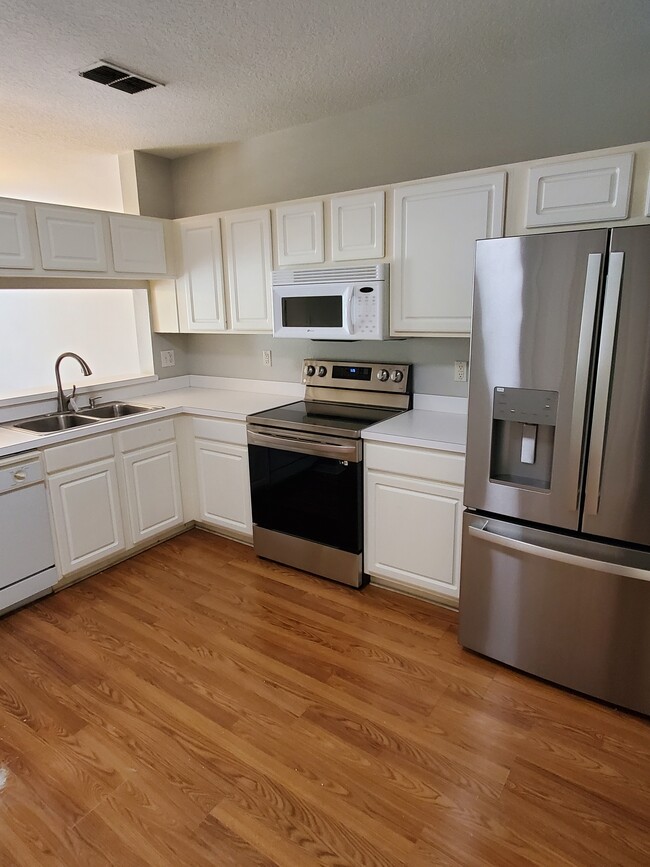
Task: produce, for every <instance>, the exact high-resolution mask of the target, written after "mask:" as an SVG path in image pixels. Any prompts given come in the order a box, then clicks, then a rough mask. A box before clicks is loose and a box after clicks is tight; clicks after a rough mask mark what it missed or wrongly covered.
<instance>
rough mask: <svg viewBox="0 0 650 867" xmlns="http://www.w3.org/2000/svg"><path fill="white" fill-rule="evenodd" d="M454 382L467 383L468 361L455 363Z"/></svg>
mask: <svg viewBox="0 0 650 867" xmlns="http://www.w3.org/2000/svg"><path fill="white" fill-rule="evenodd" d="M454 382H467V362H466V361H454Z"/></svg>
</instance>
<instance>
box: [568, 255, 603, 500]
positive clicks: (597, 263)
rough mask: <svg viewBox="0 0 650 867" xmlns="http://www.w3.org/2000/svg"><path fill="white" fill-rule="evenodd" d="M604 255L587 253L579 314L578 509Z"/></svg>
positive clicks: (573, 471) (574, 432)
mask: <svg viewBox="0 0 650 867" xmlns="http://www.w3.org/2000/svg"><path fill="white" fill-rule="evenodd" d="M602 259H603V256H602V253H590V254H589V256H588V257H587V274H586V276H585V292H584V296H583V302H582V316H581V317H580V337H579V340H578V357H577V360H576V378H575V385H574V389H573V414H572V417H571V433H570V435H569V467H570V476H569V484H568V490H569V492H570V494H569V496H570V497H571V509H578V508H579V506H580V469H581V456H582V435H583V432H584V424H585V411H586V408H587V385H588V382H589V360H590V356H591V338H592V334H593V331H594V323H595V321H596V302H597V300H598V285H599V283H600V267H601V263H602Z"/></svg>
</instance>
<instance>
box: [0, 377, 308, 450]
mask: <svg viewBox="0 0 650 867" xmlns="http://www.w3.org/2000/svg"><path fill="white" fill-rule="evenodd" d="M111 399H117V398H115V397H114V396H111ZM124 399H125V400H127V401H128V402H129V403H141V404H144V405H146V406H157V407H162V409H155V410H152V411H151V412H143V413H138V415H131V416H125V417H124V418H121V419H110V420H107V421H102V422H99V423H97V424H92V425H85V426H83V427H77V428H72V429H71V430H66V431H57V432H56V433H48V434H35V433H31V432H29V431H22V430H16V429H13V428H7V427H0V457H3V456H6V455H9V454H18V453H21V452H25V451H30V450H31V449H35V448H44V447H45V446H50V445H54V444H58V443H63V442H68V441H70V440H75V439H80V438H82V437H87V436H93V435H95V434H99V433H106V432H108V431H112V430H116V429H118V428H122V427H126V426H128V425H133V424H139V423H140V422H147V421H153V420H154V419H157V418H165V417H168V416H172V415H177V414H178V413H182V412H186V413H191V414H192V415H203V416H212V417H215V418H226V419H232V420H236V421H245V420H246V416H247V415H250V414H251V413H254V412H261V411H262V410H265V409H271V408H272V407H275V406H282V405H283V404H285V403H293V402H294V401H295V400H298V398H297V397H296V394H295V390H293V393H291V392H287V393H284V394H283V393H281V392H276V393H259V392H254V391H235V390H233V389H231V388H227V389H222V388H196V387H189V388H176V389H174V390H172V391H156V392H146V393H144V394H132V393H131V392H130V393H129V395H128V397H125V398H124ZM16 415H17V416H18V413H16ZM5 424H6V422H5Z"/></svg>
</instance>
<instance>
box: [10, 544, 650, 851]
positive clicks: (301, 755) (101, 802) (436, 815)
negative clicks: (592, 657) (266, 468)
mask: <svg viewBox="0 0 650 867" xmlns="http://www.w3.org/2000/svg"><path fill="white" fill-rule="evenodd" d="M456 619H457V618H456V615H455V614H454V613H452V612H449V611H447V610H445V609H442V608H437V607H435V606H432V605H429V604H427V603H424V602H420V601H416V600H412V599H407V598H405V597H401V596H398V595H395V594H392V593H389V592H387V591H382V590H379V589H376V588H373V587H369V588H366V590H364V591H363V592H361V593H359V592H356V591H352V590H349V589H347V588H344V587H341V586H338V585H335V584H331V583H329V582H327V581H322V580H319V579H315V578H312V577H310V576H307V575H304V574H302V573H300V572H298V571H296V570H293V569H288V568H285V567H281V566H278V565H275V564H272V563H268V562H265V561H261V560H258V559H257V558H256V557H255V556H254V554H253V552H252V551H251V550H250V549H248V548H246V547H245V546H242V545H238V544H236V543H234V542H229V541H226V540H223V539H219V538H218V537H215V536H211V535H208V534H206V533H202V532H200V531H197V530H193V531H191V532H189V533H186V534H185V535H183V536H180V537H178V538H176V539H174V540H172V541H170V542H167V543H165V544H163V545H160V546H158V547H157V548H153V549H151V550H150V551H147V552H145V553H144V554H141V555H139V556H138V557H136V558H134V559H132V560H129V561H127V562H126V563H122V564H120V565H119V566H116V567H113V568H112V569H109V570H107V571H106V572H104V573H102V574H101V575H97V576H95V577H93V578H90V579H88V580H86V581H84V582H83V583H81V584H78V585H76V586H74V587H71V588H69V589H67V590H64V591H63V592H61V593H59V594H58V595H56V596H54V597H49V598H47V599H44V600H42V601H40V602H37V603H35V604H33V605H31V606H30V607H28V608H26V609H23V610H22V611H19V612H16V613H14V614H11V615H8V616H7V617H5V618H4V619H2V620H0V865H2V867H10V865H39V867H41V865H65V867H75V865H84V867H85V865H119V867H131V865H134V867H135V865H148V867H151V865H156V867H158V865H174V867H185V865H191V867H203V865H206V867H207V865H210V867H215V865H216V867H252V865H257V867H268V865H282V867H308V865H309V867H313V865H327V867H352V865H365V867H380V865H381V867H397V865H407V867H427V865H435V864H443V865H463V867H467V865H523V864H537V865H544V867H548V865H566V864H580V865H590V867H593V865H610V864H611V865H614V864H615V865H631V864H636V865H640V864H644V865H647V864H650V825H649V816H650V726H649V725H648V722H647V721H646V720H644V719H641V718H639V717H635V716H633V715H631V714H626V713H623V712H618V711H616V710H614V709H612V708H609V707H605V706H603V705H600V704H598V703H596V702H592V701H589V700H587V699H584V698H581V697H578V696H575V695H572V694H570V693H567V692H564V691H562V690H560V689H556V688H554V687H552V686H550V685H547V684H544V683H540V682H538V681H535V680H533V679H530V678H527V677H525V676H523V675H520V674H517V673H515V672H513V671H510V670H509V669H506V668H504V667H502V666H499V665H497V664H494V663H491V662H489V661H487V660H484V659H482V658H480V657H477V656H474V655H472V654H470V653H467V652H465V651H463V650H462V649H461V648H460V647H459V646H458V644H457V641H456Z"/></svg>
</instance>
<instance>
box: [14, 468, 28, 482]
mask: <svg viewBox="0 0 650 867" xmlns="http://www.w3.org/2000/svg"><path fill="white" fill-rule="evenodd" d="M26 479H27V473H26V472H25V471H24V470H16V472H15V473H14V481H16V482H24V481H25V480H26Z"/></svg>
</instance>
